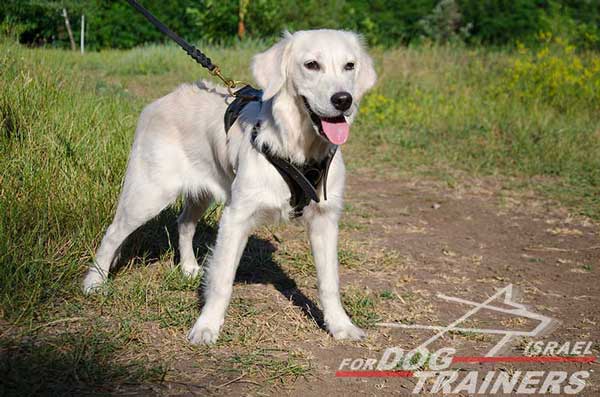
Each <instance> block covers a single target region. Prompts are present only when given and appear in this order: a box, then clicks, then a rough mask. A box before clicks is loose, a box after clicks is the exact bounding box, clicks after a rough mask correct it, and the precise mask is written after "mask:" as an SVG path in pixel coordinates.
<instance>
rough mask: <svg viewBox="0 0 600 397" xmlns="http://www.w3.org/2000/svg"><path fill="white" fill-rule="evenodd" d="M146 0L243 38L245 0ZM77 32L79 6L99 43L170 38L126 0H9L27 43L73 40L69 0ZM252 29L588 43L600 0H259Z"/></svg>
mask: <svg viewBox="0 0 600 397" xmlns="http://www.w3.org/2000/svg"><path fill="white" fill-rule="evenodd" d="M141 3H142V4H143V5H144V6H145V7H147V8H148V9H150V10H151V11H152V12H153V13H154V14H155V15H156V16H157V17H158V18H159V19H161V20H162V21H164V22H165V23H166V24H167V25H168V26H170V27H171V28H172V29H173V30H175V31H176V32H178V33H179V34H180V35H182V36H183V37H185V38H186V39H188V40H191V41H203V42H212V43H215V42H216V43H224V44H231V42H233V41H235V40H237V28H238V15H239V8H240V4H242V3H246V2H245V1H238V0H225V1H218V0H170V1H161V0H143V1H141ZM63 7H64V8H66V9H67V11H68V12H69V14H70V16H71V24H72V25H73V30H74V33H75V36H76V41H77V40H78V35H79V30H80V29H79V23H80V22H79V21H80V15H81V14H85V15H86V18H87V24H88V26H87V36H86V41H87V46H88V48H91V49H104V48H131V47H134V46H137V45H141V44H145V43H150V42H162V41H164V37H162V36H161V34H160V33H158V32H157V31H156V30H155V29H154V28H153V27H152V26H150V25H149V24H148V23H146V22H145V21H143V17H141V16H140V15H138V14H137V13H136V12H135V11H134V10H133V9H132V8H131V7H130V6H129V5H128V4H127V3H126V2H125V1H124V0H118V1H115V0H82V1H75V0H62V1H47V0H46V1H45V0H24V1H23V0H4V1H2V2H0V22H1V23H2V26H3V30H5V31H6V30H11V33H12V34H16V35H18V36H19V40H20V41H21V43H25V44H32V45H52V46H57V47H67V45H68V37H67V34H66V31H65V28H64V21H63V18H62V16H61V10H62V8H63ZM245 25H246V33H247V37H250V38H254V39H257V38H260V39H267V40H270V39H273V38H275V37H277V36H278V35H279V34H280V33H281V31H282V30H284V29H289V30H297V29H305V28H316V27H328V28H336V29H339V28H341V29H351V30H355V31H359V32H361V33H362V34H363V35H364V36H365V37H366V39H367V40H368V42H369V44H371V45H375V44H377V45H383V46H394V45H397V44H415V43H419V42H422V41H423V40H424V39H425V40H434V41H448V40H456V39H460V40H461V41H465V42H467V43H468V44H486V45H504V44H512V43H515V42H516V41H517V40H518V41H522V42H526V43H530V42H534V41H535V35H536V34H537V33H538V32H540V31H544V32H552V33H553V34H555V35H557V34H558V33H562V34H565V33H567V34H568V35H570V36H571V37H570V38H571V39H572V41H573V42H577V43H578V46H581V47H586V48H595V49H599V48H600V40H599V37H600V28H599V26H600V2H599V1H597V0H441V1H439V0H374V1H361V0H330V1H326V2H321V1H317V0H306V1H301V2H298V1H293V0H250V1H248V2H247V12H246V17H245Z"/></svg>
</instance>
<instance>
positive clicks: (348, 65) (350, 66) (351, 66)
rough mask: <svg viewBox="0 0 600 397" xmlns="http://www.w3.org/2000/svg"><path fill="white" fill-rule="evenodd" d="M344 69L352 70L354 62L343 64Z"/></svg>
mask: <svg viewBox="0 0 600 397" xmlns="http://www.w3.org/2000/svg"><path fill="white" fill-rule="evenodd" d="M344 70H354V62H348V63H347V64H345V65H344Z"/></svg>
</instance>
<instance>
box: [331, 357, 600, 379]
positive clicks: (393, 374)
mask: <svg viewBox="0 0 600 397" xmlns="http://www.w3.org/2000/svg"><path fill="white" fill-rule="evenodd" d="M596 359H597V358H596V357H594V356H582V357H556V356H535V357H523V356H504V357H472V356H456V357H454V358H453V359H452V363H453V364H455V363H593V362H595V361H596ZM335 376H336V377H337V378H410V377H412V376H414V372H413V371H336V373H335Z"/></svg>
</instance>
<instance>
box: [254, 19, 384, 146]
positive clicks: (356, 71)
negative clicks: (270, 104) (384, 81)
mask: <svg viewBox="0 0 600 397" xmlns="http://www.w3.org/2000/svg"><path fill="white" fill-rule="evenodd" d="M252 72H253V74H254V78H255V80H256V82H257V83H258V85H259V86H260V87H261V88H262V89H263V90H264V94H263V100H268V99H270V98H272V97H274V96H276V95H278V94H279V93H281V92H283V91H287V93H288V94H290V95H291V96H293V97H296V98H297V99H298V101H299V102H300V103H302V107H303V108H304V109H303V111H304V112H306V114H307V115H308V116H310V119H311V121H312V123H313V127H314V130H315V132H316V133H317V134H319V135H321V136H322V137H324V138H326V139H327V140H329V141H330V142H331V143H334V144H336V145H339V144H342V143H344V142H345V141H346V140H347V139H348V133H349V125H348V122H349V121H351V120H352V119H353V117H354V114H355V112H356V110H357V109H358V103H359V101H360V98H361V97H362V96H363V95H364V93H365V92H366V91H367V90H369V89H370V88H371V87H372V86H373V85H374V84H375V81H376V79H377V75H376V73H375V70H374V69H373V61H372V60H371V58H370V57H369V55H368V54H367V52H366V50H365V48H364V45H363V43H362V41H361V39H360V37H359V36H358V35H356V34H355V33H351V32H346V31H339V30H327V29H323V30H306V31H299V32H296V33H294V34H290V33H286V34H285V36H284V38H283V39H282V40H281V41H279V42H278V43H277V44H275V45H274V46H273V47H271V48H270V49H268V50H267V51H265V52H263V53H260V54H258V55H256V56H255V57H254V60H253V62H252ZM298 101H297V102H298Z"/></svg>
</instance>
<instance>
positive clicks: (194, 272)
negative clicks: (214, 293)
mask: <svg viewBox="0 0 600 397" xmlns="http://www.w3.org/2000/svg"><path fill="white" fill-rule="evenodd" d="M180 268H181V274H183V276H184V277H187V278H192V279H193V278H196V277H198V276H199V275H200V274H201V270H202V269H201V268H200V266H198V264H197V263H182V264H181V265H180Z"/></svg>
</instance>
